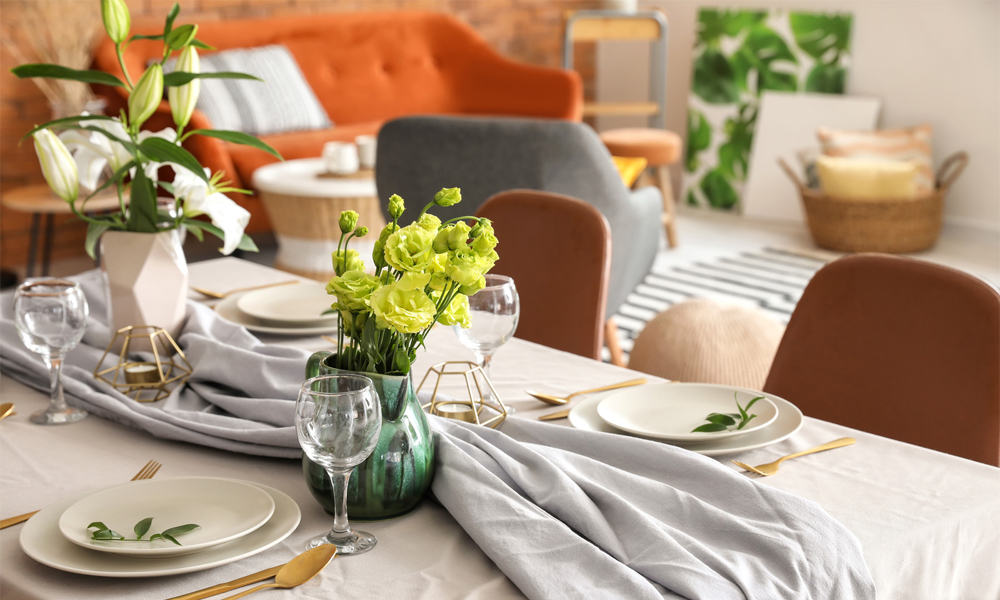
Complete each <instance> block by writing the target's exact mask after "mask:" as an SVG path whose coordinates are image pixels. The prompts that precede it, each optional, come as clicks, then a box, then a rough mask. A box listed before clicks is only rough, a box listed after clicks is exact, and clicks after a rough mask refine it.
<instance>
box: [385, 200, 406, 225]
mask: <svg viewBox="0 0 1000 600" xmlns="http://www.w3.org/2000/svg"><path fill="white" fill-rule="evenodd" d="M405 208H406V205H405V204H404V203H403V199H402V198H400V197H399V196H398V195H397V194H393V195H391V196H389V216H390V217H392V218H393V219H398V218H399V217H400V216H402V214H403V210H404V209H405Z"/></svg>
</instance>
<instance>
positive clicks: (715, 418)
mask: <svg viewBox="0 0 1000 600" xmlns="http://www.w3.org/2000/svg"><path fill="white" fill-rule="evenodd" d="M705 420H706V421H708V422H709V423H717V424H719V425H725V426H726V427H732V426H733V425H736V419H734V418H732V417H730V416H729V415H720V414H711V415H708V416H707V417H705Z"/></svg>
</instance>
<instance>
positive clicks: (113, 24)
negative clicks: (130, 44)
mask: <svg viewBox="0 0 1000 600" xmlns="http://www.w3.org/2000/svg"><path fill="white" fill-rule="evenodd" d="M101 19H102V20H104V31H107V32H108V37H109V38H111V41H112V42H114V43H116V44H121V43H122V42H124V41H125V40H126V39H128V31H129V27H131V26H132V17H131V15H129V12H128V6H126V5H125V0H101Z"/></svg>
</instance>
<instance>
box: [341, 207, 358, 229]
mask: <svg viewBox="0 0 1000 600" xmlns="http://www.w3.org/2000/svg"><path fill="white" fill-rule="evenodd" d="M338 224H339V225H340V231H341V232H342V233H348V232H350V231H354V228H355V227H357V226H358V213H357V211H353V210H345V211H343V212H341V213H340V222H339V223H338Z"/></svg>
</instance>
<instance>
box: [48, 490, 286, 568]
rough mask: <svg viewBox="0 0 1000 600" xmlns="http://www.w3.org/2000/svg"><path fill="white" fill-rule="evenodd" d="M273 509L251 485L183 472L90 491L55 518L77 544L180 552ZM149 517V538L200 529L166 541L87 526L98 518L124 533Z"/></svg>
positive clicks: (229, 534) (136, 552) (241, 528)
mask: <svg viewBox="0 0 1000 600" xmlns="http://www.w3.org/2000/svg"><path fill="white" fill-rule="evenodd" d="M272 513H274V500H272V499H271V496H270V495H268V494H267V492H265V491H264V490H262V489H260V488H258V487H255V486H253V485H252V484H249V483H245V482H242V481H234V480H232V479H214V478H205V477H183V478H177V479H147V480H145V481H134V482H130V483H129V484H128V485H124V486H115V487H113V488H110V489H106V490H103V491H100V492H97V493H95V494H91V495H89V496H87V497H86V498H84V499H82V500H80V501H79V502H77V503H76V504H73V505H72V506H70V507H69V508H67V509H66V510H65V511H64V512H63V513H62V515H61V516H60V517H59V530H60V531H61V532H62V534H63V537H65V538H66V539H67V540H69V541H71V542H73V543H74V544H76V545H78V546H83V547H84V548H89V549H91V550H96V551H98V552H108V553H110V554H120V555H122V556H139V557H144V558H161V557H164V556H181V555H184V554H193V553H195V552H201V551H203V550H207V549H208V548H211V547H213V546H218V545H219V544H223V543H225V542H228V541H230V540H234V539H236V538H238V537H241V536H244V535H246V534H248V533H250V532H251V531H253V530H254V529H257V528H258V527H260V526H262V525H263V524H264V523H266V522H267V520H268V519H270V518H271V514H272ZM148 517H152V518H153V521H152V523H151V524H150V527H149V530H148V531H147V532H146V534H145V535H144V536H143V537H144V539H148V538H149V536H150V535H152V534H154V533H162V532H163V531H165V530H167V529H170V528H171V527H179V526H181V525H187V524H191V523H193V524H196V525H198V526H199V527H198V529H195V530H193V531H190V532H188V533H185V534H182V535H179V536H177V538H176V539H177V541H178V542H180V544H181V545H180V546H178V545H176V544H174V543H172V542H170V541H168V540H163V539H160V540H156V541H152V542H126V541H119V542H107V541H99V540H94V539H93V538H92V535H91V534H92V532H93V531H92V530H88V529H87V526H88V525H89V524H90V523H93V522H95V521H100V522H102V523H104V524H105V525H107V526H108V527H109V528H110V529H112V530H114V531H116V532H118V533H120V534H122V535H123V536H125V537H126V538H134V537H135V533H134V531H133V527H134V526H135V524H136V523H138V522H139V521H141V520H143V519H146V518H148Z"/></svg>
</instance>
